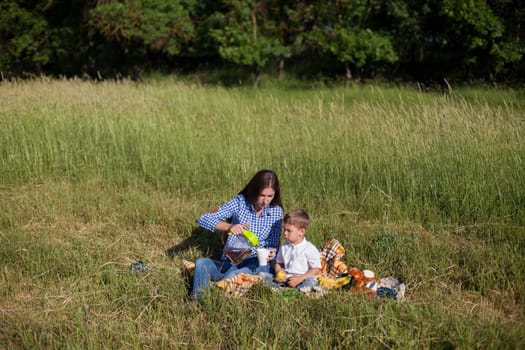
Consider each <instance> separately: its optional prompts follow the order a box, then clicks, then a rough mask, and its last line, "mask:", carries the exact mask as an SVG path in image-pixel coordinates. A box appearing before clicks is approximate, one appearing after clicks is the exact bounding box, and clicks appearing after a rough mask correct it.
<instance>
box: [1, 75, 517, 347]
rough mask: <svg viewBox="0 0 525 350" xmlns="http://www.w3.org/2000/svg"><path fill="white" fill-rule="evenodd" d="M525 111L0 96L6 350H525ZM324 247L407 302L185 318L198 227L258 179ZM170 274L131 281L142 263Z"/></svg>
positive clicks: (259, 96) (102, 88)
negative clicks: (276, 182)
mask: <svg viewBox="0 0 525 350" xmlns="http://www.w3.org/2000/svg"><path fill="white" fill-rule="evenodd" d="M523 96H524V94H523V91H519V90H504V89H481V88H478V89H475V88H457V89H455V90H454V91H453V93H452V94H451V95H447V96H444V95H440V94H437V93H423V92H421V91H419V90H418V89H417V88H411V87H407V86H402V87H388V86H361V87H353V88H348V89H344V88H337V87H322V86H320V87H307V88H305V87H303V88H300V87H291V86H290V87H288V88H278V87H275V86H272V85H271V84H270V85H268V86H266V87H265V86H264V85H263V88H262V89H259V90H253V89H250V88H243V87H238V88H229V89H228V88H224V87H198V86H195V85H192V84H191V83H187V82H186V83H182V82H174V81H169V80H168V79H165V80H157V81H148V82H146V83H142V84H135V83H132V82H129V81H120V82H102V83H94V82H85V81H79V80H64V81H53V80H45V79H43V80H39V81H31V82H11V83H9V82H3V83H2V84H1V85H0V98H1V101H2V103H1V104H0V263H1V265H0V329H1V330H2V331H1V332H0V347H1V348H14V349H16V348H57V349H58V348H59V349H63V348H125V349H129V348H152V349H159V348H197V349H201V348H203V349H208V348H226V349H237V348H249V349H252V348H253V349H255V348H274V349H292V348H293V349H313V348H322V349H325V348H341V349H342V348H365V347H368V348H407V347H412V348H478V347H481V348H498V349H499V348H511V349H512V348H518V347H519V346H520V345H521V343H522V339H523V338H524V336H525V329H524V325H523V319H524V315H525V310H524V305H525V297H524V295H525V272H524V271H525V261H524V260H525V259H523V257H524V255H525V254H524V252H525V176H523V173H524V170H525V159H524V155H525V142H524V140H525V137H524V136H525V119H524V118H525V113H524V111H525V106H524V105H523V102H522V101H523ZM261 168H271V169H274V170H275V171H276V172H277V173H278V174H279V177H280V179H281V183H282V190H283V200H284V205H285V210H288V209H291V208H293V207H298V206H300V207H304V208H305V209H306V210H307V211H308V212H309V213H310V214H311V217H312V221H313V222H312V225H311V228H310V229H309V232H308V233H307V234H308V237H309V239H310V240H311V241H312V242H314V243H315V244H316V245H317V246H319V247H321V246H322V245H323V244H324V243H325V242H326V241H328V240H329V239H330V238H332V237H336V238H338V239H339V240H340V241H341V243H342V244H343V245H344V246H345V248H346V255H345V261H346V263H347V264H348V265H350V266H357V267H360V268H369V269H372V270H373V271H375V272H376V274H377V275H379V276H380V277H384V276H395V277H398V278H399V279H401V280H402V281H404V282H405V283H406V285H407V300H406V301H404V302H394V301H389V300H368V299H366V298H362V297H360V296H356V295H354V294H351V293H349V292H348V291H345V290H342V291H339V292H334V293H332V294H330V295H329V296H327V297H325V298H323V299H320V300H310V299H304V298H302V297H301V295H294V294H286V295H281V294H276V293H272V292H271V291H269V290H267V289H266V288H263V287H258V288H254V289H253V290H252V291H251V292H250V293H249V294H247V295H245V296H244V297H242V298H229V297H226V296H224V295H222V293H221V292H220V291H217V290H211V294H210V296H209V298H208V299H206V300H205V301H204V302H203V303H202V304H199V305H193V306H191V305H190V306H188V305H189V303H188V298H187V295H188V281H187V279H186V277H185V276H184V275H183V274H182V268H181V267H182V263H181V262H182V259H195V258H197V257H200V256H216V255H217V254H218V253H219V251H220V246H219V239H218V237H217V235H216V234H213V233H210V232H205V231H203V230H201V229H199V228H198V227H197V225H196V222H195V220H196V219H197V218H198V216H199V215H200V214H202V213H203V212H205V211H206V210H208V209H210V208H213V207H215V206H216V205H217V204H219V203H221V202H223V201H225V200H227V199H229V198H230V197H231V196H232V195H233V194H234V193H236V192H237V191H239V190H240V188H241V187H242V186H243V185H244V184H245V182H246V181H247V180H248V179H249V178H250V177H251V176H252V175H253V174H254V173H255V172H256V171H257V170H259V169H261ZM139 259H141V260H143V261H144V262H145V263H147V264H148V265H150V266H152V267H153V269H152V270H150V271H148V272H145V273H135V272H133V271H130V269H129V266H130V264H131V263H132V262H134V261H136V260H139Z"/></svg>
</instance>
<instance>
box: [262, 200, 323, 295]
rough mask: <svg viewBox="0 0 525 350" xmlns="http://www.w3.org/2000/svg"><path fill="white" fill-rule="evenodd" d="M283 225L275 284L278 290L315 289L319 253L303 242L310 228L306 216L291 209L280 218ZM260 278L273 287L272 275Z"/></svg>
mask: <svg viewBox="0 0 525 350" xmlns="http://www.w3.org/2000/svg"><path fill="white" fill-rule="evenodd" d="M283 223H284V238H285V240H286V241H285V242H284V243H283V244H282V246H281V248H279V252H278V253H277V258H276V260H275V262H276V264H275V266H274V269H275V276H276V277H275V282H277V283H278V286H285V285H286V286H289V287H293V288H295V289H297V290H301V288H303V287H307V288H312V287H315V286H317V285H318V284H319V281H318V280H317V275H318V274H319V272H320V271H321V253H320V252H319V249H317V248H316V247H315V245H313V244H312V243H310V242H309V241H307V240H306V239H305V238H304V235H305V233H306V229H307V228H308V225H309V224H310V218H309V216H308V214H307V213H306V211H304V210H303V209H294V210H292V211H290V212H288V213H287V214H286V215H285V216H284V219H283ZM283 272H284V273H285V275H284V273H283ZM261 275H262V277H263V280H264V281H265V282H266V283H269V284H272V285H274V286H275V284H274V283H272V280H274V278H273V275H271V274H269V273H262V274H261Z"/></svg>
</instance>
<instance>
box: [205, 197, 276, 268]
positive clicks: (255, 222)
mask: <svg viewBox="0 0 525 350" xmlns="http://www.w3.org/2000/svg"><path fill="white" fill-rule="evenodd" d="M282 219H283V208H281V207H280V206H278V205H269V206H267V207H266V208H264V210H263V212H262V214H261V216H259V217H258V216H257V215H256V213H255V208H254V207H253V205H252V204H251V203H250V202H248V201H247V200H246V198H245V197H244V196H243V195H241V194H238V195H236V196H234V197H233V198H232V199H230V200H229V201H228V202H226V203H224V204H223V205H221V206H220V207H219V209H218V210H217V211H216V212H210V213H206V214H204V215H202V216H201V217H200V218H199V220H198V223H199V225H200V226H201V227H202V228H205V229H206V230H208V231H212V232H214V231H215V227H216V226H217V224H218V223H219V222H221V221H229V222H230V223H231V224H233V225H236V224H245V223H247V222H249V223H250V225H249V226H248V227H247V229H248V230H250V231H252V232H253V233H255V234H256V235H257V237H258V238H259V247H262V248H276V249H277V248H278V246H279V241H280V238H281V229H282ZM241 239H242V238H241ZM241 239H240V238H239V237H237V236H236V235H228V238H227V239H226V243H225V244H224V247H225V248H229V249H232V248H236V247H239V246H240V245H242V242H241ZM254 256H256V251H255V248H252V252H251V254H250V255H249V257H254ZM222 259H223V260H224V259H226V257H225V256H224V254H223V256H222Z"/></svg>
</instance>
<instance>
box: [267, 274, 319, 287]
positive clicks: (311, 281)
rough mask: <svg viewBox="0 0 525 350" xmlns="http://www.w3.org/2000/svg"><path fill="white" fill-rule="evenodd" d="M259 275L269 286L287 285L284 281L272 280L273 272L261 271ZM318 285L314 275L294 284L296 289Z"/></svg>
mask: <svg viewBox="0 0 525 350" xmlns="http://www.w3.org/2000/svg"><path fill="white" fill-rule="evenodd" d="M260 276H261V277H262V280H263V282H264V283H266V284H267V285H269V286H272V287H276V288H280V287H286V286H287V285H286V281H285V282H275V281H274V280H273V274H271V273H269V272H263V273H261V274H260ZM318 285H319V280H318V279H317V276H315V277H308V278H307V279H305V280H304V281H302V282H301V283H299V284H298V285H296V286H295V289H296V290H301V288H303V287H308V288H313V287H315V286H318Z"/></svg>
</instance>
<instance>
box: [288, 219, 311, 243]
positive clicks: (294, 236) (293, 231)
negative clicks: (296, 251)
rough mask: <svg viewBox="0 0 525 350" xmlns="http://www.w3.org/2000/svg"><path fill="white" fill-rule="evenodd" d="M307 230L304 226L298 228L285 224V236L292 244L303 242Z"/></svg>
mask: <svg viewBox="0 0 525 350" xmlns="http://www.w3.org/2000/svg"><path fill="white" fill-rule="evenodd" d="M305 232H306V230H305V229H304V228H298V227H297V226H294V225H290V224H284V238H285V239H286V240H287V241H288V242H290V243H292V244H298V243H301V242H302V241H303V238H304V233H305Z"/></svg>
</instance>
